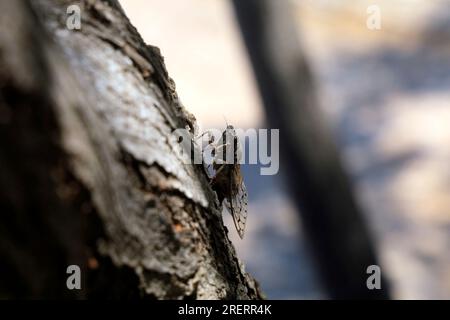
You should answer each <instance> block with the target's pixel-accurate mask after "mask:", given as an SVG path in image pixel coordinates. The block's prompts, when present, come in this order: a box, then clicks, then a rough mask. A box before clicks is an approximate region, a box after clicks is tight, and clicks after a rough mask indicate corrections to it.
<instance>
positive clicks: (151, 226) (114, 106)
mask: <svg viewBox="0 0 450 320" xmlns="http://www.w3.org/2000/svg"><path fill="white" fill-rule="evenodd" d="M77 3H78V4H79V5H80V6H81V9H82V11H81V12H82V26H81V30H79V31H76V30H74V31H71V30H68V29H67V28H66V19H67V14H66V8H67V7H68V6H69V5H71V4H73V3H72V1H61V0H58V1H56V0H39V1H25V0H19V1H17V0H9V1H1V2H0V149H1V152H0V164H1V170H0V187H1V188H0V209H1V213H0V220H1V223H0V295H1V296H2V297H34V298H43V297H53V298H57V297H67V298H92V297H98V298H104V297H144V298H145V297H148V298H158V299H167V298H176V299H180V298H194V299H202V298H211V299H225V298H236V299H256V298H261V293H260V291H259V289H258V285H257V283H256V282H255V281H254V280H253V278H251V277H250V276H249V275H248V274H247V273H246V272H244V271H243V267H242V265H241V263H240V262H239V260H238V258H237V257H236V253H235V250H234V248H233V246H232V244H231V243H230V241H229V239H228V236H227V230H226V229H225V227H224V225H223V221H222V216H221V208H220V207H219V205H218V203H217V197H216V194H215V193H214V192H213V191H212V190H211V188H210V186H209V184H208V181H207V178H206V176H205V174H204V172H203V171H202V170H199V169H198V168H196V167H194V166H191V165H184V164H183V163H182V161H181V160H180V159H179V157H178V156H177V153H176V152H175V151H174V150H175V142H174V141H171V140H170V139H169V137H170V135H171V132H172V131H173V130H174V129H176V128H185V127H188V128H190V129H191V130H192V129H193V128H194V127H195V119H194V118H193V116H192V115H190V114H189V113H188V112H187V111H186V110H185V109H184V107H183V106H182V105H181V104H180V103H179V102H178V98H177V96H176V92H175V87H174V85H173V81H172V80H171V79H170V78H169V77H168V75H167V71H166V69H165V67H164V62H163V59H162V57H161V55H160V53H159V50H158V49H157V48H155V47H152V46H147V45H145V43H144V42H143V40H142V39H141V37H140V36H139V34H138V33H137V31H136V30H135V29H134V28H133V26H132V25H131V24H130V22H129V21H128V19H127V18H126V16H125V15H124V13H123V11H122V10H121V8H120V6H119V4H118V3H117V1H114V0H109V1H106V0H104V1H90V0H84V1H77ZM70 264H77V265H80V266H81V267H82V271H83V272H82V275H83V280H84V281H83V290H81V291H76V290H75V291H69V290H67V288H66V277H67V274H66V268H67V266H68V265H70Z"/></svg>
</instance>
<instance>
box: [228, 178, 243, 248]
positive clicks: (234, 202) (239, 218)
mask: <svg viewBox="0 0 450 320" xmlns="http://www.w3.org/2000/svg"><path fill="white" fill-rule="evenodd" d="M224 204H225V207H226V208H227V210H228V211H229V212H230V213H231V216H232V217H233V222H234V226H235V227H236V230H237V232H238V234H239V237H240V238H241V239H242V238H244V233H245V224H246V222H247V204H248V196H247V189H246V187H245V184H244V182H241V183H240V184H239V186H238V188H237V192H234V194H230V197H226V198H225V200H224Z"/></svg>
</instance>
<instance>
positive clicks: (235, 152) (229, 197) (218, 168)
mask: <svg viewBox="0 0 450 320" xmlns="http://www.w3.org/2000/svg"><path fill="white" fill-rule="evenodd" d="M209 142H210V145H214V139H213V137H211V138H210V141H209ZM241 154H242V152H241V149H240V143H239V139H238V136H237V134H236V131H235V130H234V127H233V126H231V125H227V128H226V129H225V130H224V131H223V133H222V135H221V137H220V139H219V141H218V142H217V143H216V144H215V145H214V146H213V149H212V156H213V161H212V168H213V171H214V172H213V175H212V177H211V180H210V181H211V182H210V183H211V186H212V188H213V189H214V190H215V191H216V193H217V196H218V198H219V201H220V203H222V202H223V204H224V206H225V207H226V208H227V210H228V212H229V213H230V214H231V216H232V217H233V222H234V226H235V227H236V230H237V232H238V234H239V237H240V238H241V239H242V238H243V237H244V233H245V224H246V221H247V205H248V196H247V189H246V187H245V184H244V179H243V177H242V174H241V166H240V164H239V161H240V157H241Z"/></svg>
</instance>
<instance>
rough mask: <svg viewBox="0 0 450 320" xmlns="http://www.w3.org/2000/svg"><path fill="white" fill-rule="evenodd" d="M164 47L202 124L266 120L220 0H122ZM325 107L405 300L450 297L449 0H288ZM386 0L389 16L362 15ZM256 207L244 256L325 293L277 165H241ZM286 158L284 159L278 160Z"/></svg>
mask: <svg viewBox="0 0 450 320" xmlns="http://www.w3.org/2000/svg"><path fill="white" fill-rule="evenodd" d="M120 2H121V4H122V6H123V8H124V10H125V12H126V14H127V15H128V17H129V18H130V20H131V22H132V23H133V24H134V26H135V27H136V28H137V29H138V31H139V32H140V34H141V35H142V36H143V38H144V40H145V41H146V42H147V43H149V44H152V45H155V46H158V47H159V48H160V49H161V52H162V54H163V56H164V57H165V62H166V66H167V69H168V71H169V74H170V76H171V77H172V78H173V79H174V81H175V83H176V86H177V92H178V95H179V97H180V99H181V101H182V102H183V104H184V105H185V107H186V108H187V109H188V110H189V111H191V112H192V113H193V114H194V115H195V116H196V118H197V120H198V121H199V123H200V125H201V128H203V129H206V128H224V127H225V121H224V117H225V118H226V119H227V120H228V122H229V123H232V124H233V125H234V126H235V127H239V128H264V127H266V125H265V116H264V109H263V107H262V103H261V100H260V98H259V94H258V91H257V86H256V82H255V80H254V77H253V74H252V69H251V65H250V63H249V60H248V57H247V53H246V51H245V47H244V44H243V42H242V39H241V35H240V32H239V27H238V24H237V22H236V19H235V15H234V12H233V8H232V5H231V3H230V2H229V1H226V0H208V1H205V0H165V1H160V0H121V1H120ZM290 4H291V6H292V8H293V9H294V10H293V14H294V17H295V21H296V25H297V27H298V35H299V38H300V41H301V44H302V47H303V50H304V53H305V55H306V56H307V59H308V63H309V64H310V66H311V69H312V72H313V73H314V76H315V78H316V86H317V90H318V97H319V99H320V107H321V108H322V111H323V113H324V115H325V118H326V121H327V123H328V125H329V126H330V128H331V130H332V132H333V133H334V137H335V139H336V143H337V144H338V146H339V150H340V152H341V154H342V155H343V159H344V165H345V168H346V169H347V171H348V173H349V174H350V176H351V178H352V182H353V183H354V186H355V192H356V196H357V198H358V201H359V203H360V204H361V206H362V208H363V209H364V210H363V211H364V214H365V216H366V220H367V221H368V225H369V228H370V231H371V232H372V234H373V236H374V240H375V246H376V251H377V253H378V256H379V258H380V263H381V265H382V270H381V271H382V273H383V275H384V276H385V277H386V278H387V280H388V281H389V282H390V286H391V294H392V297H393V298H397V299H432V298H435V299H450V170H449V163H450V162H449V161H450V105H449V101H450V99H449V98H450V90H449V89H450V7H449V2H448V1H446V0H442V1H438V0H436V1H426V0H397V1H390V0H378V1H362V0H346V1H342V0H340V1H339V0H335V1H333V0H328V1H325V0H296V1H294V0H292V1H290ZM373 4H375V5H378V7H379V8H380V13H381V29H379V30H370V29H369V28H367V26H366V20H367V18H368V16H369V15H368V13H367V11H366V10H367V8H368V7H369V6H370V5H373ZM243 170H244V177H245V181H246V184H247V188H248V193H249V200H250V204H249V216H248V220H247V231H246V235H245V238H244V240H240V239H239V238H238V236H237V234H236V232H235V230H234V227H233V225H232V221H231V219H230V217H229V215H228V214H224V219H225V222H226V224H227V225H228V227H229V230H230V237H231V238H232V240H233V243H234V244H235V246H236V249H237V251H238V256H239V257H240V258H241V259H242V260H243V261H244V263H245V265H246V268H247V270H248V271H249V272H250V273H251V274H252V275H253V276H254V277H255V278H256V279H258V281H259V282H260V284H261V286H262V288H263V290H264V292H265V293H266V294H267V296H268V298H273V299H311V298H327V295H326V293H325V291H324V290H323V288H322V286H321V284H320V281H319V278H318V275H317V274H316V272H315V268H314V264H313V262H312V258H311V254H310V253H311V252H309V249H308V245H307V243H306V241H304V233H303V232H302V228H301V225H302V224H301V221H299V220H300V218H299V216H298V214H297V212H296V210H297V209H296V207H295V205H294V204H293V203H292V201H291V200H290V199H289V196H288V193H287V192H286V186H285V181H283V176H282V175H276V176H260V175H259V168H258V166H255V165H252V166H250V165H247V166H244V167H243ZM281 171H282V168H281Z"/></svg>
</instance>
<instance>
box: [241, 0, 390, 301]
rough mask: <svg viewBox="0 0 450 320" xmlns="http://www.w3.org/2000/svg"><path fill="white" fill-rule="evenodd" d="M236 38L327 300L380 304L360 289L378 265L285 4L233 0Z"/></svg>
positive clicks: (382, 293)
mask: <svg viewBox="0 0 450 320" xmlns="http://www.w3.org/2000/svg"><path fill="white" fill-rule="evenodd" d="M233 4H234V7H235V9H236V14H237V18H238V21H239V24H240V26H241V30H242V34H243V38H244V40H245V44H246V46H247V49H248V52H249V55H250V58H251V61H252V64H253V69H254V72H255V75H256V78H257V81H258V84H259V88H260V92H261V95H262V98H263V101H264V105H265V108H266V112H267V119H268V122H269V124H270V126H271V127H272V128H280V140H281V142H280V152H281V157H282V163H283V164H284V166H285V167H284V169H285V173H286V172H288V174H287V178H288V181H289V183H290V187H291V190H292V191H293V194H294V199H295V201H296V202H297V205H298V206H299V208H301V214H302V220H303V223H304V227H305V230H306V233H307V235H308V236H309V240H310V243H311V246H312V249H313V253H314V255H315V256H316V258H317V262H318V266H319V270H320V274H321V276H322V278H323V280H324V284H325V286H326V288H327V289H328V292H329V294H330V296H331V297H332V298H387V297H388V290H387V288H386V285H385V284H384V283H383V285H382V290H372V291H370V290H368V289H367V287H366V279H367V277H368V275H367V274H366V268H367V267H368V266H369V265H372V264H378V262H377V259H376V257H375V254H374V250H373V245H372V242H371V239H370V236H369V232H368V230H367V227H366V224H365V222H364V221H363V216H362V214H361V212H360V210H359V208H358V206H357V204H356V201H355V198H354V196H353V192H352V188H351V185H350V181H349V179H348V177H347V175H346V174H345V172H344V170H343V167H342V165H341V160H340V157H339V154H338V151H337V148H336V146H335V145H334V141H333V139H332V136H331V134H330V133H329V132H328V128H327V127H326V125H325V124H324V123H323V117H322V116H321V114H320V110H319V108H318V104H317V100H316V97H315V88H314V85H313V82H314V81H313V77H312V75H311V72H310V69H309V67H308V64H307V62H306V60H305V57H304V55H303V53H302V50H301V48H300V45H299V43H298V38H297V35H296V30H295V25H294V22H293V19H292V17H291V15H290V12H289V8H288V5H287V3H286V1H281V0H280V1H272V0H233Z"/></svg>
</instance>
